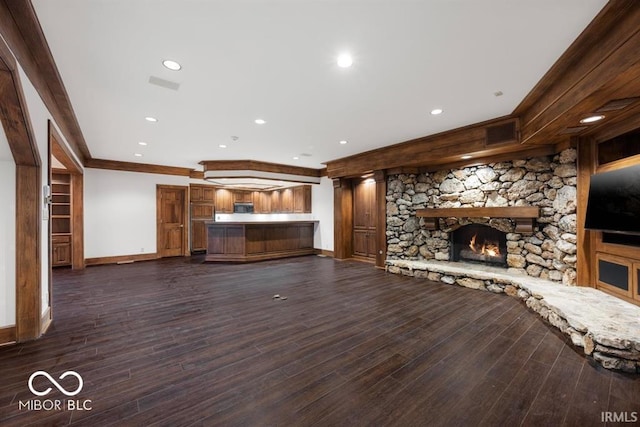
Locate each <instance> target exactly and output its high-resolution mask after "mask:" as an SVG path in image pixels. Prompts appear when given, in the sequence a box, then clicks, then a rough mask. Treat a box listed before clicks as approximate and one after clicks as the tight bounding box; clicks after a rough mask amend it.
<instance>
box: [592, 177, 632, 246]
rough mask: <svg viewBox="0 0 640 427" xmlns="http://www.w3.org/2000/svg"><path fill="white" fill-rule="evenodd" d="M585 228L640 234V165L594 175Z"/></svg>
mask: <svg viewBox="0 0 640 427" xmlns="http://www.w3.org/2000/svg"><path fill="white" fill-rule="evenodd" d="M585 228H587V229H590V230H599V231H605V232H609V233H622V234H634V235H640V165H637V166H630V167H626V168H622V169H618V170H614V171H610V172H602V173H597V174H595V175H592V176H591V185H590V187H589V200H588V202H587V215H586V221H585Z"/></svg>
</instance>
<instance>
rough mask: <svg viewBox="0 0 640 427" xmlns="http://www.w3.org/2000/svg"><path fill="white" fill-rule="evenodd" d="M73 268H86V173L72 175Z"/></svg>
mask: <svg viewBox="0 0 640 427" xmlns="http://www.w3.org/2000/svg"><path fill="white" fill-rule="evenodd" d="M71 197H72V200H71V208H72V211H71V227H72V230H73V233H72V235H71V239H72V241H71V251H72V252H71V268H73V269H74V270H82V269H83V268H84V175H82V174H72V175H71Z"/></svg>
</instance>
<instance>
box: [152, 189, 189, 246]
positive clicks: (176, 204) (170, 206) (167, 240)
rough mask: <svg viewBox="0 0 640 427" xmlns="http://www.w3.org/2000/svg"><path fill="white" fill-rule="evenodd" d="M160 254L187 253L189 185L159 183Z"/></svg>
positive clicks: (157, 193) (157, 191)
mask: <svg viewBox="0 0 640 427" xmlns="http://www.w3.org/2000/svg"><path fill="white" fill-rule="evenodd" d="M156 195H157V200H156V203H157V212H158V237H157V240H158V256H159V257H161V258H162V257H170V256H182V255H187V238H186V237H187V233H186V229H185V223H186V217H187V205H186V201H187V187H179V186H171V185H158V186H157V190H156Z"/></svg>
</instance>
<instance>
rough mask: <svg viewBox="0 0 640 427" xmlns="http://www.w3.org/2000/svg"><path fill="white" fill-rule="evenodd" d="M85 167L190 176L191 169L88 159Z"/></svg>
mask: <svg viewBox="0 0 640 427" xmlns="http://www.w3.org/2000/svg"><path fill="white" fill-rule="evenodd" d="M85 167H87V168H92V169H107V170H114V171H125V172H140V173H156V174H161V175H177V176H191V173H192V172H193V169H190V168H181V167H176V166H162V165H150V164H147V163H134V162H121V161H118V160H104V159H90V160H88V161H87V162H86V163H85Z"/></svg>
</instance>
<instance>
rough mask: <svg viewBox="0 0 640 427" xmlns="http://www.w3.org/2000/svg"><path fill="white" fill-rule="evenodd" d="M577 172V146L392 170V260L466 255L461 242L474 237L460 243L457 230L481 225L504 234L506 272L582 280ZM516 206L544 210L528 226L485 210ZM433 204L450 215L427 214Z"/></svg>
mask: <svg viewBox="0 0 640 427" xmlns="http://www.w3.org/2000/svg"><path fill="white" fill-rule="evenodd" d="M576 175H577V173H576V150H575V149H567V150H564V151H562V152H561V153H560V154H557V155H555V156H545V157H535V158H529V159H519V160H512V161H507V162H498V163H488V164H485V165H480V166H470V167H465V168H461V169H448V170H441V171H436V172H429V173H420V174H398V175H390V176H389V177H388V181H387V197H386V200H387V205H386V213H387V218H386V219H387V221H386V222H387V229H386V236H387V259H388V260H439V261H450V260H459V259H460V253H459V249H460V248H461V247H462V246H463V245H465V244H466V245H468V244H469V243H470V242H466V243H464V242H463V243H460V248H457V247H456V243H455V242H454V237H453V234H454V233H456V231H457V230H459V229H461V228H463V227H465V226H468V225H470V224H476V225H478V226H482V227H486V228H491V229H494V230H499V231H501V232H502V233H503V236H504V241H503V243H504V247H503V248H502V249H503V250H505V251H506V252H505V255H506V256H505V259H504V261H505V262H506V265H505V264H502V265H503V266H504V267H506V268H507V269H508V270H507V272H509V271H513V272H517V273H521V274H526V275H529V276H532V277H539V278H542V279H547V280H552V281H556V282H562V283H564V284H568V285H575V279H576ZM511 208H517V209H528V208H535V209H536V210H537V212H539V214H536V216H535V217H534V218H535V220H534V221H532V223H530V224H529V227H528V228H527V229H526V230H525V231H523V227H522V223H521V222H520V220H519V219H518V218H513V217H511V216H510V214H509V213H506V214H501V215H485V214H484V212H482V211H484V210H487V209H511ZM465 210H466V213H465ZM434 211H443V212H445V214H443V215H436V216H437V218H427V217H424V216H423V215H421V214H420V213H421V212H434ZM451 211H456V212H458V211H459V214H458V213H452V212H451ZM469 212H471V213H469ZM475 212H481V214H476V213H475ZM507 212H508V211H507ZM470 237H473V236H470ZM477 241H478V238H476V246H477ZM456 252H458V253H456ZM465 255H469V254H468V253H465ZM456 258H457V259H456ZM467 258H469V256H467ZM471 258H473V255H472V256H471ZM480 258H482V257H480ZM484 260H485V261H486V258H485V259H484ZM467 261H478V260H468V259H467Z"/></svg>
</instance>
